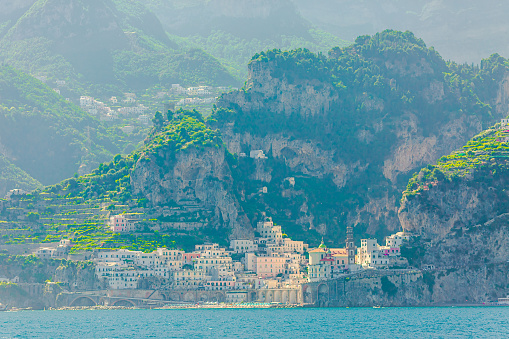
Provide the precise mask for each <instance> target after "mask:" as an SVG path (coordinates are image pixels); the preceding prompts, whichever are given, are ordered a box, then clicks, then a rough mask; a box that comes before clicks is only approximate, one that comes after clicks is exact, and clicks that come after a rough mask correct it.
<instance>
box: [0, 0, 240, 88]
mask: <svg viewBox="0 0 509 339" xmlns="http://www.w3.org/2000/svg"><path fill="white" fill-rule="evenodd" d="M0 6H2V7H5V8H7V11H6V12H5V13H4V14H3V15H1V16H0V20H1V21H0V37H2V36H3V37H2V38H1V40H0V41H1V44H2V46H3V48H2V50H1V51H0V60H3V61H4V62H7V63H9V64H10V65H11V66H14V67H16V68H18V69H21V70H23V71H25V72H29V73H32V74H45V75H48V76H52V77H56V78H60V79H68V78H71V79H75V80H79V82H80V83H85V84H106V85H115V86H118V87H120V88H127V89H143V88H147V87H149V86H151V85H154V84H157V83H164V84H168V83H173V82H175V83H178V82H182V83H189V84H192V83H199V82H206V83H208V84H211V85H228V84H233V83H236V81H235V80H234V79H233V78H232V77H231V76H230V75H229V74H228V72H227V71H226V70H225V69H224V68H223V67H222V66H221V65H220V64H219V62H217V61H216V60H215V59H214V58H212V57H210V56H209V55H207V54H206V53H205V52H203V51H202V50H201V49H199V48H193V47H187V46H182V45H179V44H177V43H176V42H174V41H171V40H170V39H169V38H168V37H167V35H166V33H165V32H164V30H163V28H162V26H161V24H160V22H159V21H158V19H157V18H156V16H155V15H154V14H153V13H152V12H150V11H148V10H147V9H146V8H145V7H144V6H143V5H142V4H140V3H138V2H132V1H124V0H114V1H112V0H92V1H81V0H71V1H61V0H47V1H46V0H44V1H43V0H39V1H35V2H34V1H31V2H30V1H27V2H22V3H20V4H18V3H17V2H13V1H10V0H3V1H2V3H0Z"/></svg>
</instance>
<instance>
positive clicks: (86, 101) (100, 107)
mask: <svg viewBox="0 0 509 339" xmlns="http://www.w3.org/2000/svg"><path fill="white" fill-rule="evenodd" d="M124 96H125V99H124V100H123V102H124V103H126V104H130V105H131V106H126V107H120V108H118V109H116V110H114V109H112V108H111V107H109V106H108V105H106V104H105V103H104V102H101V101H98V100H95V99H94V98H92V97H89V96H81V97H80V106H81V108H82V109H83V110H85V111H87V112H88V113H89V114H91V115H94V116H98V117H99V119H100V120H102V121H114V120H116V119H119V118H120V117H123V118H127V117H131V116H135V117H136V116H137V117H138V121H139V122H140V123H143V124H148V123H149V122H150V118H149V116H148V115H146V114H145V112H146V111H147V109H148V108H147V107H145V106H144V105H143V104H138V105H136V106H132V105H133V104H135V103H136V94H134V93H124ZM109 101H110V103H112V104H117V103H118V99H117V97H111V98H110V99H109Z"/></svg>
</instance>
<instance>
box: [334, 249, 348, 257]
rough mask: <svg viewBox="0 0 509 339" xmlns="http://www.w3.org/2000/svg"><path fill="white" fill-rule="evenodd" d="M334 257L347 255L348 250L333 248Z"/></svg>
mask: <svg viewBox="0 0 509 339" xmlns="http://www.w3.org/2000/svg"><path fill="white" fill-rule="evenodd" d="M330 250H331V252H332V255H347V254H348V252H347V251H346V248H331V249H330Z"/></svg>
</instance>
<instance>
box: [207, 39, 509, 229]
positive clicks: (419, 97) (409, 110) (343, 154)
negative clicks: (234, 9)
mask: <svg viewBox="0 0 509 339" xmlns="http://www.w3.org/2000/svg"><path fill="white" fill-rule="evenodd" d="M373 44H374V42H373ZM426 51H427V52H423V53H428V54H426V58H427V59H426V58H424V57H421V58H414V57H415V56H412V57H406V58H405V57H401V55H398V56H397V57H394V59H393V60H386V61H384V58H385V57H386V56H385V55H384V56H383V57H381V56H379V55H375V56H374V57H373V58H374V60H375V61H374V62H375V63H379V66H380V67H381V68H383V67H385V69H383V71H381V72H382V73H383V76H384V77H385V81H387V86H389V87H391V90H392V91H400V90H402V91H406V89H405V88H406V87H405V86H407V85H411V86H416V83H418V86H419V87H422V86H424V87H422V91H418V92H415V93H413V95H414V99H412V100H416V101H418V102H419V104H418V105H409V104H408V103H405V104H404V105H403V106H404V107H405V109H401V107H402V106H394V102H391V100H390V99H389V95H387V96H385V97H384V96H380V95H376V94H373V93H369V92H362V93H356V92H355V90H354V89H351V88H348V87H347V88H348V89H345V88H343V87H341V86H340V85H337V83H334V81H333V80H331V79H329V76H330V77H331V78H334V75H330V74H327V73H326V71H325V70H323V69H318V67H317V69H313V68H312V67H310V66H309V65H308V66H307V67H309V68H308V69H305V70H303V69H300V68H299V67H298V66H295V65H293V64H291V63H290V62H289V61H288V59H290V58H291V56H289V55H290V54H291V53H290V54H287V55H283V56H281V57H278V56H277V52H267V53H266V54H263V55H261V56H260V57H259V58H255V59H253V61H252V62H251V63H250V64H249V78H248V80H247V82H246V86H245V88H244V89H242V90H240V91H235V92H230V93H228V94H226V95H223V96H222V97H221V98H220V99H219V101H218V107H220V108H221V109H225V110H227V111H228V112H230V113H227V114H225V115H224V116H223V117H221V116H219V118H218V121H219V123H216V125H215V127H218V128H219V129H220V130H221V132H222V139H223V141H224V143H225V145H226V147H227V148H228V150H229V151H230V152H231V153H234V154H237V155H240V154H242V153H244V154H246V155H247V156H249V154H250V151H253V150H263V151H264V153H265V154H266V155H267V157H268V160H262V161H258V160H257V161H255V162H253V164H251V165H250V166H251V170H250V172H249V173H250V174H249V175H246V178H249V179H250V180H251V181H252V184H253V185H256V186H257V187H258V189H262V186H269V187H270V186H273V188H272V189H273V191H272V192H269V193H273V194H276V195H281V196H282V194H280V193H281V192H276V193H274V186H276V187H282V185H283V182H282V181H281V179H282V177H284V176H293V177H295V178H296V181H297V183H299V181H302V179H300V178H314V179H318V180H319V181H320V183H321V185H323V186H321V187H322V189H324V190H327V191H331V192H332V191H336V192H338V193H337V195H335V196H334V198H332V199H333V200H334V199H335V201H334V204H335V205H336V206H335V207H331V208H330V209H328V210H327V211H324V210H323V208H322V207H321V206H326V205H328V203H329V202H330V198H329V199H328V200H327V199H326V200H324V201H321V200H320V199H321V196H320V195H314V194H313V193H312V192H310V190H309V189H300V190H299V189H293V190H294V192H293V193H291V194H287V193H288V192H286V193H285V194H287V196H292V199H288V200H287V201H288V203H287V204H286V205H283V206H278V207H277V208H276V207H275V206H272V205H271V202H269V201H268V200H269V199H261V198H258V196H257V195H252V196H251V198H252V199H250V196H247V197H246V202H250V203H254V200H256V203H260V204H261V205H262V206H264V207H263V208H264V209H266V210H272V211H274V212H276V213H277V211H278V210H282V209H284V210H285V211H284V212H282V213H281V214H284V217H283V218H284V219H287V218H290V220H291V221H292V222H295V223H296V224H297V225H300V227H302V228H303V229H305V230H309V229H314V230H319V233H320V234H322V235H324V234H325V235H329V236H330V235H331V234H335V235H337V234H338V233H337V232H336V231H337V230H336V229H335V228H336V226H334V225H335V224H343V223H346V224H354V225H359V226H360V227H359V228H360V229H361V230H360V231H359V232H364V231H366V232H368V233H369V234H373V235H374V234H377V233H378V234H381V233H384V232H388V231H393V230H398V229H400V227H401V223H400V219H399V218H398V217H397V213H398V201H399V200H400V197H401V192H402V191H403V189H404V187H405V185H406V181H407V178H408V177H409V176H410V175H411V173H412V172H414V171H416V170H417V169H419V168H421V167H422V166H425V165H426V164H429V163H433V162H435V161H436V160H437V159H439V158H440V157H442V156H444V155H447V154H449V153H451V152H452V151H454V150H456V149H458V148H460V147H462V146H463V145H464V144H465V143H466V141H468V140H469V139H470V138H471V137H472V136H474V135H475V134H477V133H479V132H480V131H481V130H482V128H483V125H485V124H486V117H483V116H481V115H474V114H469V112H467V111H466V110H465V111H463V112H461V113H459V114H455V113H454V114H453V113H450V112H444V113H443V114H435V113H434V112H433V111H434V110H445V109H450V108H446V107H449V106H447V105H451V103H453V104H452V105H455V106H457V107H458V108H459V107H461V103H460V102H459V98H458V93H456V92H455V91H454V90H452V89H451V88H450V87H449V84H448V83H446V82H444V80H443V76H442V75H441V70H442V68H443V67H446V66H445V63H443V60H442V59H441V58H440V57H439V56H438V55H437V54H436V53H435V52H434V51H429V50H426ZM271 53H273V54H274V55H276V56H275V57H274V56H271V55H272V54H271ZM348 53H352V54H354V53H358V51H357V49H356V48H355V47H354V48H352V50H348ZM345 54H347V53H346V52H345V51H344V50H333V51H331V54H330V59H329V62H331V63H333V61H332V59H333V58H335V57H337V58H345V57H344V55H345ZM414 54H415V53H414ZM371 55H372V54H370V56H371ZM416 55H417V54H416ZM295 58H296V59H298V60H297V61H295V62H301V59H305V60H306V61H305V62H307V63H309V64H312V62H311V61H309V60H308V59H312V58H313V57H312V56H309V55H307V54H305V53H303V56H302V55H298V56H297V57H295ZM299 58H301V59H299ZM316 59H317V61H316V60H315V61H314V62H316V63H317V64H320V65H321V63H325V62H326V61H324V59H320V57H317V58H316ZM302 63H304V62H302ZM331 67H332V66H331ZM310 69H312V71H311V70H310ZM313 72H314V73H313ZM310 74H313V75H314V76H310ZM395 79H398V81H397V83H396V80H395ZM345 81H346V80H345ZM333 84H335V85H333ZM345 86H347V85H345ZM350 86H351V87H355V84H350ZM340 87H341V89H339V88H340ZM504 88H505V87H504V86H502V85H501V86H500V91H499V92H500V93H499V95H498V97H499V99H496V98H495V95H494V96H493V98H491V99H490V100H491V101H490V102H493V103H495V102H496V101H497V100H498V101H499V102H503V100H502V99H501V98H506V97H507V96H508V94H507V93H506V92H504ZM402 93H403V92H402ZM405 95H406V94H405ZM348 96H352V97H353V99H352V98H350V99H352V100H349V99H345V97H348ZM504 100H505V99H504ZM352 102H353V103H352ZM446 102H447V105H446V104H445V103H446ZM351 105H355V108H354V109H355V113H354V112H353V108H352V107H351ZM500 105H502V104H500ZM500 105H499V106H500ZM395 107H396V108H395ZM343 110H344V111H343ZM349 110H352V112H350V111H349ZM398 110H399V111H398ZM231 112H235V113H231ZM504 114H505V113H502V110H500V109H497V110H495V111H494V112H493V115H494V116H497V117H502V116H504ZM345 115H348V117H345ZM368 116H369V118H366V117H368ZM225 117H226V118H225ZM257 119H259V120H257ZM490 119H493V118H492V117H490ZM296 121H298V122H296ZM338 121H339V122H338ZM343 121H344V125H342V124H343ZM252 126H256V127H255V128H253V127H252ZM274 126H278V127H279V126H281V127H280V128H277V127H276V128H275V127H274ZM343 134H351V135H353V136H354V137H353V138H352V137H350V138H346V137H345V138H344V139H341V137H337V136H336V135H341V136H342V135H343ZM324 136H330V138H331V139H332V138H336V140H337V139H340V140H341V141H335V142H336V143H339V144H335V145H331V143H332V142H329V140H327V138H326V137H324ZM380 145H383V147H380ZM240 159H241V161H243V160H242V158H240ZM246 167H248V165H247V163H246V165H245V166H244V168H246ZM283 168H284V169H283ZM331 183H332V184H333V186H330V184H331ZM246 185H247V184H246ZM248 186H249V185H248ZM296 187H301V185H298V184H297V185H296ZM278 190H279V189H276V191H278ZM240 194H241V195H242V194H243V192H240ZM355 195H358V196H357V197H355V198H354V196H355ZM296 197H298V198H296ZM283 198H285V197H283ZM261 200H263V201H261ZM352 200H354V202H352ZM295 201H300V202H299V203H296V202H295ZM290 205H294V206H293V207H290ZM318 206H319V207H318ZM297 210H298V211H297ZM318 214H321V217H323V215H328V217H327V220H321V221H318V219H319V216H318ZM410 214H411V213H410ZM276 219H277V218H276Z"/></svg>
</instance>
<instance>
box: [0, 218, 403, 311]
mask: <svg viewBox="0 0 509 339" xmlns="http://www.w3.org/2000/svg"><path fill="white" fill-rule="evenodd" d="M108 226H109V227H110V229H111V231H113V232H118V233H126V232H133V231H134V230H135V229H136V220H134V219H129V218H128V217H127V216H126V215H124V214H119V215H113V216H111V217H110V218H109V220H108ZM408 239H409V235H406V234H404V233H403V232H399V233H396V234H393V235H392V236H389V237H387V238H386V244H385V245H384V246H381V245H379V244H378V243H377V241H376V239H363V240H362V241H361V243H360V246H356V245H355V244H354V240H353V228H351V227H348V230H347V238H346V239H345V240H346V241H345V247H344V248H330V247H328V246H327V245H326V243H325V242H324V241H322V243H321V244H320V246H319V247H317V248H309V245H308V244H306V243H305V242H304V241H299V240H292V239H290V238H289V237H288V236H287V235H286V234H284V233H283V231H282V229H281V226H278V225H276V224H274V222H273V221H272V219H271V218H270V217H267V216H264V217H263V219H262V220H260V221H259V222H258V223H257V227H256V230H255V237H254V239H233V240H231V241H230V246H229V248H224V247H221V246H219V244H217V243H205V244H199V245H196V246H195V250H194V251H192V252H186V251H183V250H176V249H167V248H158V249H157V250H155V251H153V252H151V253H144V252H142V251H131V250H127V249H97V250H95V251H94V252H93V253H92V254H91V256H90V257H89V258H88V260H90V261H92V262H93V264H94V267H95V271H94V272H95V277H96V279H98V280H99V281H101V282H102V283H103V286H104V289H102V290H97V291H90V290H82V291H80V290H77V289H74V290H73V292H69V293H66V291H65V290H63V291H62V295H63V296H66V298H67V299H66V298H63V297H62V298H61V299H62V300H64V299H65V300H66V301H65V302H63V304H61V305H60V307H62V308H63V309H75V308H78V309H79V308H81V307H89V308H114V309H116V308H118V307H139V306H141V307H150V308H163V309H174V308H217V307H219V308H232V307H233V308H255V307H256V308H269V307H299V306H304V305H306V304H307V302H306V301H307V300H306V296H305V291H303V286H304V285H305V284H309V283H316V282H323V281H329V280H333V279H337V278H340V277H349V276H352V275H355V274H359V273H361V272H365V271H366V272H368V271H375V270H385V269H389V268H394V267H405V266H407V262H406V260H405V259H403V258H401V251H400V247H401V245H402V244H403V243H404V242H405V241H407V240H408ZM72 246H73V243H72V242H71V241H70V240H68V239H63V240H61V241H60V243H59V245H58V246H56V247H39V248H37V249H36V250H35V251H34V252H33V255H35V256H37V257H38V258H41V259H46V260H49V259H55V258H70V257H72V256H70V255H69V252H70V250H71V248H72ZM4 280H5V279H4ZM101 297H102V300H101Z"/></svg>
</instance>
